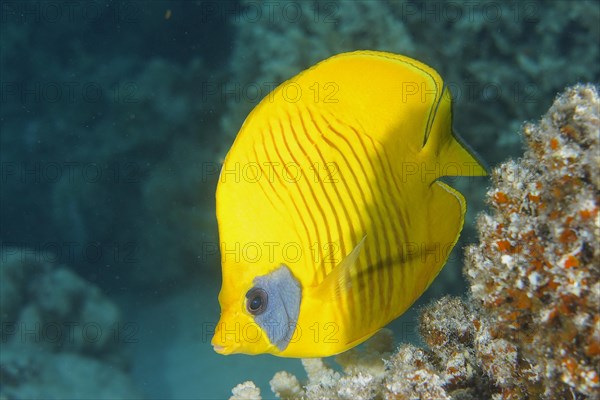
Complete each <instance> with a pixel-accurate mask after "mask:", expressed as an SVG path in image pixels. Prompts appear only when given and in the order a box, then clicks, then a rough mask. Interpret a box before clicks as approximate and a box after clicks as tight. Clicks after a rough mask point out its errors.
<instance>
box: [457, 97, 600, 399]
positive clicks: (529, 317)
mask: <svg viewBox="0 0 600 400" xmlns="http://www.w3.org/2000/svg"><path fill="white" fill-rule="evenodd" d="M599 106H600V102H599V99H598V90H597V88H595V87H593V86H577V87H574V88H572V89H569V90H567V91H566V92H565V93H563V94H562V95H561V96H560V97H559V98H558V99H557V100H556V101H555V103H554V105H553V106H552V108H551V109H550V111H549V112H548V114H547V115H546V116H545V117H544V119H543V120H542V121H541V123H540V124H538V125H534V124H527V125H525V127H524V134H525V138H526V140H527V143H528V146H529V149H528V150H527V152H526V153H525V156H524V157H523V159H521V160H520V161H518V162H515V161H509V162H507V163H504V164H503V165H501V166H500V167H499V168H497V169H496V170H495V171H494V175H493V178H494V187H493V188H492V189H491V190H490V191H489V201H490V204H491V205H492V213H491V214H484V215H482V216H481V217H480V220H479V231H480V235H481V243H480V244H479V245H477V246H473V247H470V248H469V250H468V252H467V259H468V262H467V268H466V273H467V276H468V277H469V279H470V281H471V289H472V297H473V300H474V301H476V304H478V305H480V306H481V308H482V315H484V316H485V319H483V320H482V321H481V323H482V324H483V325H484V326H482V327H481V329H489V334H490V335H491V337H493V338H494V339H495V340H505V341H507V342H508V344H507V348H506V349H505V350H506V352H505V356H506V354H510V353H514V357H515V359H514V362H513V364H512V365H513V368H512V369H510V370H509V371H506V372H505V373H504V374H503V373H500V374H499V375H498V376H497V379H496V383H497V384H498V385H499V386H500V387H503V388H506V390H507V392H509V393H513V392H514V393H515V394H518V393H519V392H521V391H524V392H528V393H531V392H533V391H539V393H540V394H546V395H549V394H551V393H553V394H554V395H556V393H561V394H564V395H565V396H567V395H568V394H569V393H570V391H571V390H576V391H578V392H580V393H584V394H588V395H591V394H593V393H596V394H597V391H598V389H599V388H600V380H599V376H598V373H599V372H598V367H599V362H600V315H599V313H598V310H599V309H600V282H599V279H598V278H599V275H600V273H599V269H600V249H599V246H598V242H599V239H600V237H599V233H598V229H599V224H598V202H599V196H600V192H599V189H600V171H599V168H600V147H599V143H598V142H599V129H600V112H599V109H598V107H599Z"/></svg>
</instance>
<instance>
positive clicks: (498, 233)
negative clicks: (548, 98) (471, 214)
mask: <svg viewBox="0 0 600 400" xmlns="http://www.w3.org/2000/svg"><path fill="white" fill-rule="evenodd" d="M599 107H600V98H599V93H598V88H597V87H596V86H593V85H577V86H574V87H572V88H569V89H567V90H566V91H565V92H564V93H563V94H561V95H560V96H559V97H558V98H557V99H556V101H555V102H554V104H553V105H552V107H551V108H550V110H549V111H548V113H547V114H546V115H545V116H544V118H543V119H542V120H541V122H540V123H539V124H526V125H525V126H524V129H523V132H524V136H525V139H526V141H527V146H528V148H527V151H526V152H525V155H524V157H523V158H522V159H520V160H517V161H514V160H509V161H507V162H505V163H503V164H502V165H500V166H499V167H498V168H496V169H495V170H494V171H493V176H492V178H493V186H492V188H491V189H490V190H489V192H488V198H489V203H490V205H491V211H490V212H489V213H484V214H482V215H481V216H480V218H479V222H478V230H479V234H480V241H479V244H477V245H473V246H470V247H469V248H468V249H467V259H466V266H465V273H466V275H467V278H468V280H469V282H470V285H471V293H470V295H469V297H468V299H467V301H464V300H462V299H459V298H453V297H444V298H442V299H440V300H438V301H436V302H434V303H433V304H432V305H430V306H428V307H426V308H425V309H424V311H423V312H422V313H421V318H420V332H421V335H422V337H423V340H424V342H425V343H426V344H427V346H428V349H420V348H417V347H414V346H412V345H402V346H400V347H399V348H398V349H397V350H396V351H395V352H394V353H393V354H392V355H390V353H389V351H390V350H391V341H390V338H391V335H390V333H389V332H387V331H386V330H383V331H382V332H380V333H379V334H378V335H376V336H374V337H373V339H372V340H371V341H370V342H368V343H367V345H366V349H365V350H363V351H360V350H357V349H352V350H350V351H349V352H348V353H344V354H342V355H340V356H338V357H337V358H336V361H337V362H338V363H339V364H340V365H342V366H343V373H342V372H336V371H334V370H333V369H330V368H329V367H327V366H326V365H325V364H324V362H323V361H322V360H319V359H313V360H303V364H304V367H305V369H306V371H307V375H308V382H307V383H306V384H305V386H304V387H301V386H300V385H299V382H298V380H297V379H296V378H295V377H293V376H292V375H290V374H288V373H278V374H277V375H276V376H275V377H274V378H273V380H272V381H271V387H272V389H273V391H274V392H275V393H276V394H277V395H278V396H279V397H281V398H299V397H303V398H308V399H322V398H343V399H378V398H385V399H408V398H421V399H485V398H493V399H527V398H528V399H559V398H565V399H566V398H572V399H584V398H589V399H600V379H599V369H600V313H599V310H600V279H599V278H600V249H599V246H598V243H599V242H600V232H599V231H600V222H599V216H598V203H599V202H600V147H599V135H600V110H599ZM386 338H387V339H386ZM382 342H383V343H387V344H386V345H379V344H378V343H382Z"/></svg>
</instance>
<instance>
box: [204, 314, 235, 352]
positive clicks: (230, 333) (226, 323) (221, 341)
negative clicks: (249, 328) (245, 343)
mask: <svg viewBox="0 0 600 400" xmlns="http://www.w3.org/2000/svg"><path fill="white" fill-rule="evenodd" d="M240 332H241V328H240V323H239V322H237V321H234V318H224V316H221V319H220V320H219V322H218V324H217V326H216V328H215V333H214V335H213V337H212V340H211V341H210V343H211V344H212V346H213V349H214V351H215V352H217V353H219V354H224V355H227V354H232V353H236V352H237V351H236V350H238V349H239V348H240V346H241V344H242V343H241V334H240Z"/></svg>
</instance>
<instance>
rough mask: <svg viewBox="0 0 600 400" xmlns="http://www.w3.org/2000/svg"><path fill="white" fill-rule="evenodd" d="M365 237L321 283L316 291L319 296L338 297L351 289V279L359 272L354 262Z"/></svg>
mask: <svg viewBox="0 0 600 400" xmlns="http://www.w3.org/2000/svg"><path fill="white" fill-rule="evenodd" d="M366 237H367V236H366V235H365V236H363V238H362V239H361V241H360V242H358V244H357V245H356V246H355V247H354V249H353V250H352V251H351V252H350V253H349V254H348V255H347V256H346V257H344V259H343V260H342V261H340V263H339V264H338V265H336V266H335V268H333V270H332V271H331V272H330V273H329V275H327V277H325V279H324V280H323V282H321V284H320V285H319V289H318V290H319V293H320V296H324V297H322V298H327V297H325V296H334V297H339V295H340V293H342V292H344V291H346V290H348V289H350V288H351V287H352V281H353V279H352V278H353V277H355V276H356V275H358V273H359V272H360V271H359V270H358V266H357V262H356V261H357V260H358V256H359V255H360V254H361V251H362V249H363V246H364V244H365V238H366Z"/></svg>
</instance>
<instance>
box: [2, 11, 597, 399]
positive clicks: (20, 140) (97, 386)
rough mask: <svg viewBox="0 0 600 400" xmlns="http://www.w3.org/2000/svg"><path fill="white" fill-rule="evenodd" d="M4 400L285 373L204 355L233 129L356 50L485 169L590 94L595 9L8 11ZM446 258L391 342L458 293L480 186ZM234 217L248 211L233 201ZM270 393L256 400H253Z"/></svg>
mask: <svg viewBox="0 0 600 400" xmlns="http://www.w3.org/2000/svg"><path fill="white" fill-rule="evenodd" d="M0 5H1V8H0V52H1V53H0V74H1V75H0V97H1V100H0V106H1V109H0V135H1V136H0V161H1V163H0V185H1V186H0V201H1V204H0V224H1V229H0V240H1V248H0V250H1V254H0V256H1V259H0V263H1V264H0V318H1V332H0V334H1V343H0V344H1V352H0V399H26V398H53V399H83V398H94V399H97V398H111V399H116V398H126V399H133V398H147V399H169V398H173V399H204V398H210V399H213V398H215V399H218V398H227V397H228V396H229V395H230V394H231V388H232V387H234V386H235V385H236V384H238V383H240V382H242V381H246V380H253V381H254V382H256V383H257V384H259V385H260V386H261V388H262V389H263V390H262V391H263V393H270V391H269V386H268V381H269V379H271V377H272V376H273V374H274V373H275V372H277V371H280V370H288V371H290V372H292V373H294V374H297V375H298V376H299V377H302V376H305V373H304V372H303V370H302V366H301V364H300V362H299V361H298V360H295V359H282V358H276V357H272V356H266V355H263V356H253V357H250V356H245V355H233V356H227V357H225V356H220V355H217V354H216V353H214V352H213V350H212V347H211V345H210V339H211V337H212V333H213V331H214V326H215V324H216V322H217V320H218V317H219V305H218V301H217V295H218V291H219V288H220V259H219V254H218V236H217V230H216V219H215V204H214V192H215V188H216V183H217V179H218V173H219V168H220V164H221V162H222V160H223V157H224V156H225V154H226V152H227V150H228V148H229V146H230V145H231V143H232V142H233V139H234V138H235V135H236V133H237V131H238V130H239V127H240V126H241V124H242V122H243V121H244V118H245V116H246V115H247V113H248V112H249V111H250V110H251V109H252V107H253V106H254V105H255V104H257V103H258V102H259V101H260V100H261V99H262V98H263V97H264V96H265V95H266V94H268V92H269V91H270V90H272V89H273V88H274V87H275V86H276V85H277V84H279V83H281V82H282V81H283V80H285V79H287V78H290V77H292V76H293V75H295V74H296V73H298V72H300V71H302V70H303V69H305V68H307V67H309V66H311V65H313V64H314V63H316V62H317V61H320V60H322V59H324V58H327V57H329V56H331V55H333V54H337V53H340V52H344V51H351V50H358V49H372V50H383V51H390V52H395V53H400V54H405V55H408V56H410V57H414V58H416V59H418V60H420V61H423V62H425V63H426V64H428V65H430V66H432V67H434V68H435V69H436V70H437V71H438V72H439V73H440V74H441V75H442V77H443V78H444V80H445V82H446V83H447V84H448V85H449V87H450V89H451V91H452V93H453V96H454V99H455V104H454V114H453V117H454V127H455V129H456V131H457V132H459V133H460V135H461V136H462V137H463V138H464V139H465V142H466V143H469V145H470V146H471V147H472V148H473V149H474V150H475V151H477V152H478V153H479V154H480V155H481V157H482V158H483V159H484V160H485V161H486V162H487V163H488V164H489V165H490V166H495V165H497V164H498V163H500V162H502V161H504V160H506V159H507V158H509V157H520V156H521V155H522V151H523V145H522V137H521V136H520V134H519V131H520V127H521V125H522V124H523V123H524V122H525V121H537V120H539V118H540V117H541V116H542V115H543V114H544V112H545V111H546V110H547V109H548V108H549V107H550V105H551V104H552V102H553V99H554V97H555V96H556V94H557V93H558V92H559V91H562V90H563V88H565V87H566V86H569V85H573V84H575V83H578V82H599V81H600V54H599V53H600V50H599V49H600V46H599V44H600V5H599V3H598V2H597V1H527V0H526V1H515V2H510V1H508V2H506V1H476V2H473V1H426V2H420V1H408V0H406V1H392V0H389V1H385V0H381V1H376V0H365V1H277V0H274V1H264V2H263V1H235V2H234V1H231V2H220V1H219V2H217V1H89V2H88V1H53V0H48V1H2V2H1V3H0ZM451 181H452V184H453V186H455V187H457V188H459V190H460V191H462V192H463V193H464V194H465V196H466V197H467V200H468V207H469V210H468V214H467V218H466V223H465V228H464V230H463V234H462V235H461V239H460V241H459V242H458V245H457V246H456V248H455V250H454V252H453V254H452V256H451V257H450V261H449V262H448V264H447V265H446V267H445V268H444V270H443V271H442V273H441V274H440V276H439V277H438V278H437V280H436V281H435V282H434V283H433V285H432V287H431V288H430V289H429V290H428V291H427V292H426V293H425V295H424V296H423V297H422V298H421V299H420V300H419V301H418V303H417V306H416V307H414V308H413V309H411V310H410V311H409V312H407V313H406V314H405V315H403V316H402V317H401V318H400V319H398V320H396V321H394V322H393V323H392V324H391V325H390V328H391V329H392V330H393V332H394V335H395V340H396V341H397V342H410V343H419V338H418V333H417V327H416V326H417V322H416V314H417V312H416V311H415V309H418V307H419V305H424V304H427V303H428V302H430V301H431V300H432V299H434V298H439V297H440V296H442V295H445V294H452V295H461V294H464V293H465V292H466V288H467V285H466V283H465V278H464V277H463V273H462V267H463V248H464V246H465V245H467V244H469V243H473V242H474V241H475V240H476V229H475V220H476V215H477V213H478V212H480V211H481V210H482V209H484V207H485V205H484V198H485V196H484V194H485V191H486V189H487V187H488V186H489V184H490V183H489V180H486V179H483V178H477V179H475V178H471V179H452V180H451ZM241 201H243V199H241ZM267 396H268V395H267Z"/></svg>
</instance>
